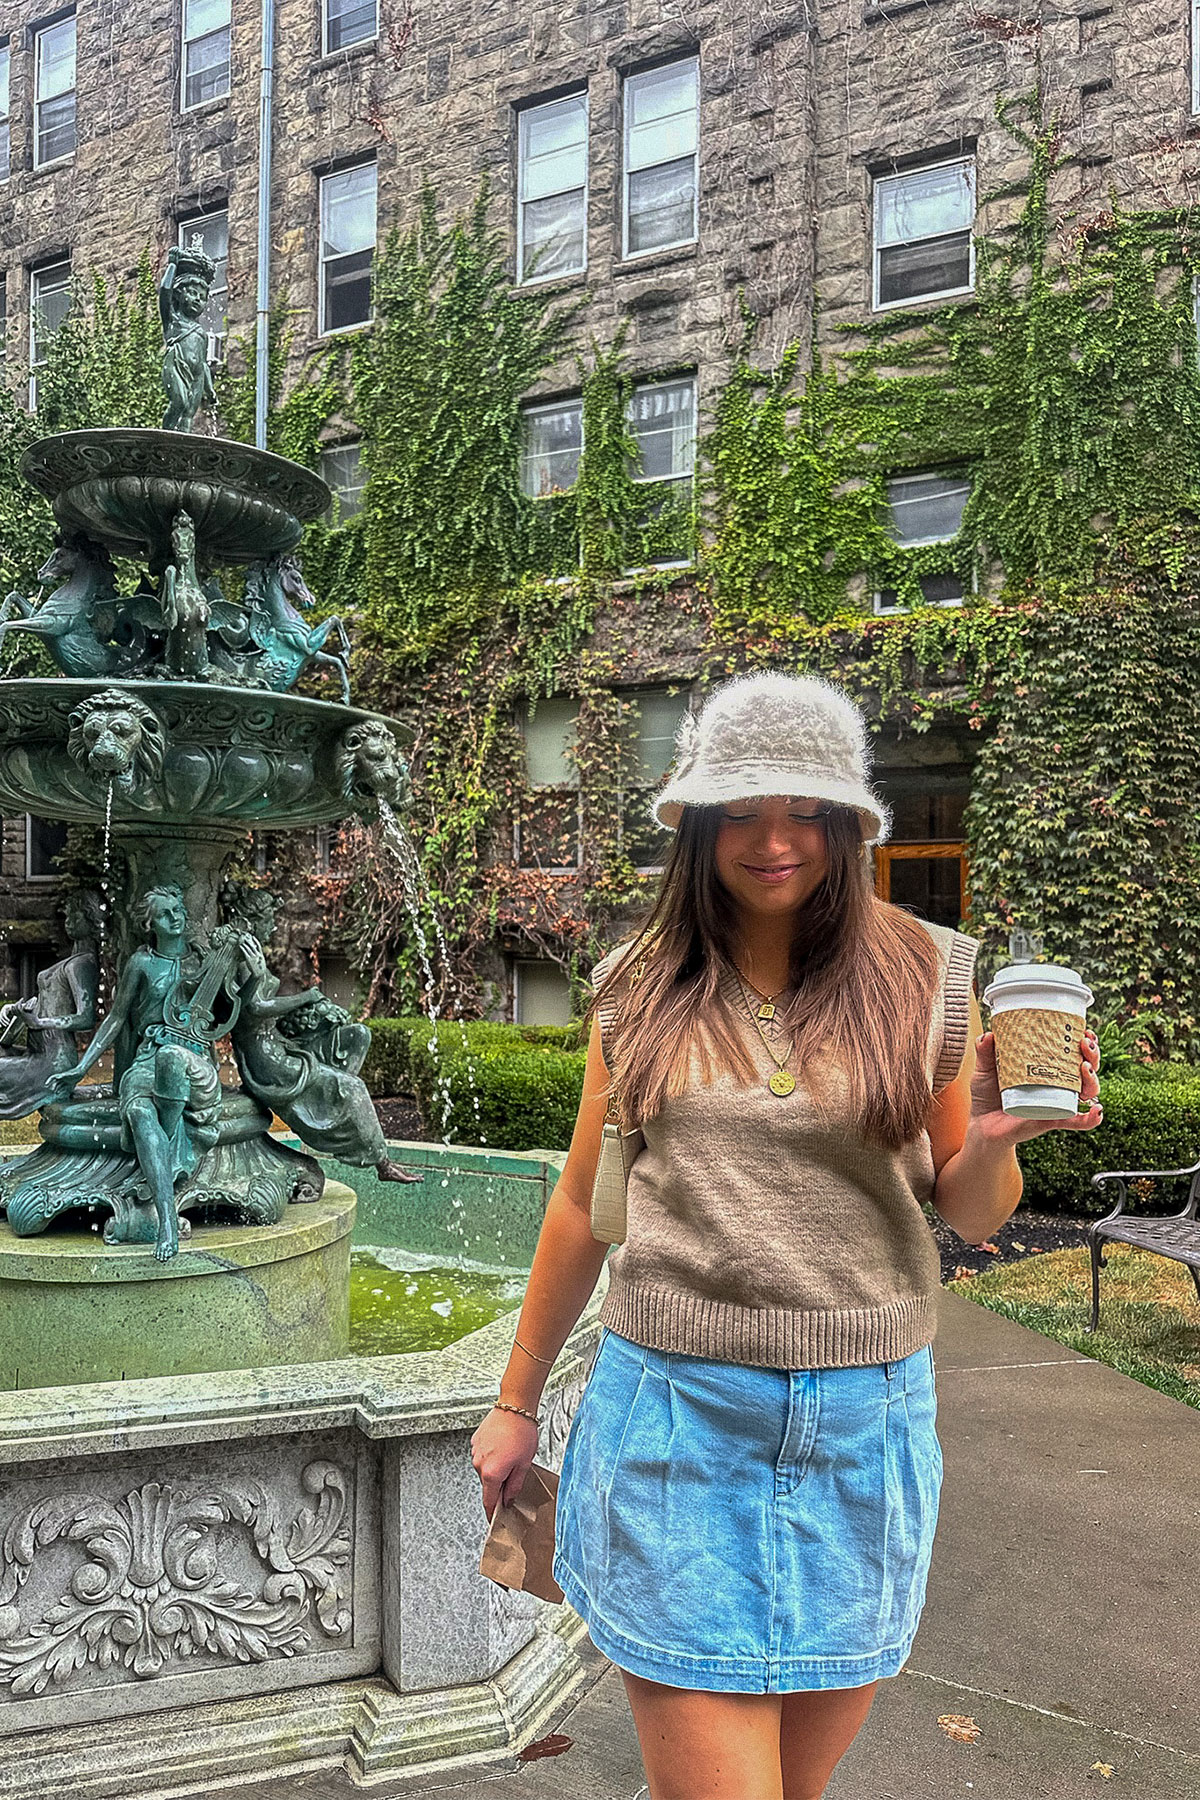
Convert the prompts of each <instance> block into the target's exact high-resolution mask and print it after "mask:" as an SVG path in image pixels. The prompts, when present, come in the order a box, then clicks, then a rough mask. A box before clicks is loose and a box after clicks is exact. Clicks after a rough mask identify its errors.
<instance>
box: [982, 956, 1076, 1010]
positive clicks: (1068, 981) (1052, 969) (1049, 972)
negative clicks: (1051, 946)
mask: <svg viewBox="0 0 1200 1800" xmlns="http://www.w3.org/2000/svg"><path fill="white" fill-rule="evenodd" d="M1022 988H1024V989H1026V990H1032V991H1034V992H1036V991H1037V990H1039V989H1045V988H1069V989H1072V990H1073V991H1074V992H1075V993H1076V994H1078V995H1079V996H1080V997H1081V998H1082V999H1085V1000H1086V1001H1087V1002H1088V1003H1089V1005H1090V1003H1091V1001H1092V1000H1093V998H1094V995H1093V993H1092V990H1091V988H1090V987H1088V985H1087V983H1086V982H1085V981H1084V979H1083V977H1082V976H1081V975H1079V974H1077V973H1076V971H1075V970H1074V969H1068V968H1065V967H1064V966H1063V965H1062V964H1061V963H1008V964H1007V965H1006V966H1005V967H1004V968H1003V969H997V970H996V973H995V974H994V975H993V977H992V979H991V982H990V984H989V985H988V987H987V988H986V989H985V991H984V996H983V999H984V1004H985V1005H986V1006H990V1005H991V1004H992V1001H993V999H995V998H997V997H998V996H999V995H1001V994H1014V993H1019V992H1020V991H1021V989H1022Z"/></svg>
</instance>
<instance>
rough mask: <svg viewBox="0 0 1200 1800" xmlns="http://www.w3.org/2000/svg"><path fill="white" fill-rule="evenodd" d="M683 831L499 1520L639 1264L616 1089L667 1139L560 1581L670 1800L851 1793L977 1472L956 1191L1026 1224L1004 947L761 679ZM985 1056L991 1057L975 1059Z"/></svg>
mask: <svg viewBox="0 0 1200 1800" xmlns="http://www.w3.org/2000/svg"><path fill="white" fill-rule="evenodd" d="M654 813H655V817H656V818H657V819H658V820H659V822H660V823H662V824H664V825H667V826H669V827H674V828H676V829H677V836H676V839H675V843H674V845H673V848H672V852H671V855H670V858H669V860H668V863H667V867H666V870H665V872H664V875H663V879H662V884H661V888H660V892H659V895H658V899H657V901H656V903H655V906H654V909H653V911H652V913H651V914H650V917H649V920H648V922H647V924H646V926H645V927H644V929H643V930H642V932H641V933H639V935H638V937H637V938H636V939H635V940H633V941H632V942H631V943H630V944H629V945H627V946H622V947H620V948H619V949H618V950H617V951H614V952H611V953H610V954H609V956H607V957H605V958H604V960H603V962H602V963H600V964H599V965H598V967H597V969H596V971H595V975H594V979H595V981H596V985H597V992H596V998H595V1000H594V1002H593V1010H594V1011H595V1012H596V1022H595V1023H594V1024H593V1027H592V1032H591V1038H590V1043H589V1049H588V1060H587V1072H586V1076H585V1080H584V1090H583V1100H582V1103H581V1105H580V1109H579V1117H578V1120H577V1123H576V1127H575V1132H574V1135H573V1137H572V1140H571V1149H570V1154H569V1156H568V1159H567V1164H566V1167H565V1169H564V1171H563V1174H562V1178H561V1180H560V1181H559V1183H558V1185H557V1187H556V1189H555V1192H554V1194H553V1196H552V1198H551V1201H550V1205H549V1207H548V1209H547V1213H546V1217H545V1220H544V1222H543V1226H542V1231H541V1235H540V1237H539V1240H538V1246H537V1253H536V1256H535V1259H534V1264H533V1269H532V1272H531V1274H530V1278H529V1285H528V1289H527V1292H526V1297H525V1301H524V1304H523V1306H522V1309H521V1315H520V1322H519V1324H518V1327H517V1339H516V1343H515V1344H514V1348H513V1352H512V1355H511V1357H510V1359H509V1363H508V1366H507V1369H506V1371H505V1374H504V1377H503V1379H502V1381H501V1389H500V1399H499V1401H498V1403H497V1407H496V1408H495V1409H493V1411H492V1412H491V1413H489V1414H488V1416H487V1417H486V1418H485V1419H484V1420H483V1422H482V1424H481V1425H480V1426H479V1428H478V1430H477V1431H476V1432H475V1435H474V1437H473V1439H472V1460H473V1462H474V1466H475V1468H476V1469H477V1470H478V1472H479V1475H480V1477H481V1481H482V1487H483V1503H484V1510H485V1512H486V1513H487V1515H488V1517H489V1518H490V1517H491V1514H492V1512H493V1510H494V1508H495V1506H496V1504H497V1502H498V1501H500V1500H510V1499H512V1498H513V1497H514V1496H515V1494H516V1493H517V1492H518V1491H519V1489H520V1486H521V1483H522V1481H523V1480H524V1476H525V1472H526V1470H527V1468H528V1466H529V1464H530V1462H531V1461H532V1460H533V1458H534V1456H535V1455H536V1451H537V1435H538V1434H537V1425H536V1422H535V1421H536V1413H537V1403H538V1399H539V1396H540V1394H541V1391H542V1387H543V1385H544V1382H545V1379H546V1374H547V1371H548V1369H549V1367H550V1365H551V1363H552V1362H553V1361H554V1359H555V1357H556V1356H557V1354H558V1352H559V1350H560V1349H561V1347H562V1345H563V1344H564V1342H565V1341H566V1338H567V1336H568V1334H569V1333H570V1330H571V1328H572V1326H573V1325H574V1324H575V1322H576V1321H577V1319H578V1318H579V1315H580V1313H581V1312H582V1310H583V1308H584V1306H585V1305H586V1303H587V1300H588V1297H589V1296H590V1294H591V1292H592V1290H593V1288H594V1286H595V1283H596V1280H597V1278H598V1276H599V1272H600V1266H601V1264H602V1262H603V1260H604V1257H605V1254H606V1246H605V1245H603V1244H600V1243H597V1242H596V1241H595V1240H594V1239H593V1237H592V1234H591V1230H590V1222H589V1199H590V1191H591V1184H592V1178H593V1173H594V1170H595V1167H596V1161H597V1156H598V1151H599V1143H600V1134H601V1126H602V1123H603V1120H604V1116H605V1110H606V1098H607V1091H608V1085H609V1079H610V1073H609V1072H610V1070H611V1071H612V1073H613V1081H614V1086H615V1090H616V1093H617V1095H618V1096H619V1110H620V1112H621V1116H622V1118H623V1120H624V1121H625V1122H627V1123H628V1122H631V1121H633V1122H637V1123H640V1124H641V1126H642V1128H643V1132H644V1137H645V1148H644V1149H643V1150H642V1151H641V1153H640V1155H639V1156H638V1158H637V1160H636V1161H635V1162H634V1164H633V1167H632V1169H631V1171H630V1176H629V1202H628V1205H629V1227H628V1236H627V1239H626V1241H625V1243H624V1244H623V1245H622V1246H621V1248H620V1249H619V1250H618V1251H616V1252H615V1253H614V1256H613V1259H612V1263H611V1265H610V1286H609V1292H608V1294H607V1296H606V1298H605V1302H604V1307H603V1309H602V1312H601V1322H602V1325H603V1327H604V1330H603V1333H602V1337H601V1342H600V1346H599V1349H598V1351H597V1355H596V1360H595V1363H594V1364H593V1367H592V1371H591V1374H590V1377H589V1380H588V1384H587V1387H586V1389H585V1392H584V1395H583V1399H582V1401H581V1403H580V1405H579V1407H578V1409H577V1411H576V1414H575V1417H574V1419H573V1420H572V1424H571V1430H570V1434H569V1436H568V1439H567V1445H566V1449H565V1452H564V1457H563V1467H562V1476H561V1483H560V1487H559V1493H558V1506H557V1515H556V1555H555V1560H554V1573H555V1576H556V1579H557V1580H558V1581H559V1583H560V1584H561V1586H562V1588H563V1590H564V1592H565V1594H566V1596H567V1598H568V1600H569V1601H570V1602H571V1604H572V1605H573V1606H574V1607H575V1609H576V1610H577V1611H578V1612H579V1613H580V1614H581V1615H582V1616H583V1618H584V1619H585V1620H586V1622H587V1624H588V1628H589V1631H590V1633H591V1636H592V1638H593V1640H594V1642H595V1643H596V1644H597V1645H598V1647H599V1648H600V1649H601V1650H603V1651H604V1652H605V1653H606V1654H607V1655H608V1656H609V1657H610V1658H611V1660H612V1661H613V1662H615V1663H616V1664H617V1666H618V1667H619V1668H620V1669H621V1671H622V1675H623V1679H624V1682H625V1687H626V1691H627V1693H628V1695H629V1700H630V1705H631V1707H632V1710H633V1715H634V1720H635V1723H636V1725H637V1730H638V1736H639V1739H640V1742H641V1747H642V1755H643V1759H644V1761H645V1765H646V1773H647V1776H648V1779H649V1784H650V1787H649V1792H650V1800H701V1797H703V1800H817V1797H818V1796H819V1795H821V1794H822V1793H823V1792H824V1790H825V1786H826V1783H827V1782H828V1780H829V1777H830V1775H831V1773H832V1771H833V1769H834V1767H835V1765H836V1764H837V1762H838V1760H839V1758H840V1757H841V1756H842V1755H843V1753H844V1752H845V1750H846V1749H847V1748H848V1746H849V1745H850V1743H851V1741H852V1740H853V1738H854V1736H855V1734H856V1732H857V1731H858V1730H859V1728H860V1726H861V1725H862V1723H863V1721H864V1719H865V1718H866V1715H867V1712H868V1711H869V1709H870V1705H871V1701H872V1698H873V1696H874V1693H875V1690H876V1687H877V1686H878V1683H879V1681H880V1680H883V1679H885V1678H887V1677H889V1676H892V1675H895V1674H897V1673H898V1672H899V1670H900V1669H901V1668H902V1666H903V1664H904V1661H905V1659H906V1657H907V1655H908V1651H909V1647H910V1645H911V1643H912V1640H913V1636H914V1634H915V1631H916V1627H917V1622H918V1619H919V1617H920V1612H921V1607H922V1605H923V1602H924V1594H925V1580H926V1574H927V1570H928V1565H929V1557H930V1551H931V1547H932V1541H933V1533H934V1526H935V1524H936V1518H937V1506H938V1495H939V1488H940V1481H941V1451H940V1447H939V1445H938V1440H937V1435H936V1432H935V1429H934V1419H935V1407H936V1400H935V1394H934V1385H933V1362H932V1355H931V1351H930V1343H931V1340H932V1338H933V1334H934V1329H935V1298H936V1292H937V1288H938V1283H939V1270H938V1257H937V1253H936V1249H935V1246H934V1243H933V1239H932V1236H931V1234H930V1232H929V1229H928V1225H927V1223H926V1220H925V1216H924V1213H923V1211H922V1202H925V1201H929V1200H932V1202H933V1204H934V1205H935V1207H936V1208H937V1211H938V1212H939V1213H940V1215H941V1217H942V1218H943V1219H945V1220H946V1222H947V1223H948V1224H949V1225H951V1226H952V1227H953V1229H954V1230H955V1231H957V1232H958V1233H959V1235H960V1236H961V1237H962V1238H963V1239H964V1240H965V1241H966V1242H968V1243H979V1242H982V1241H983V1240H984V1239H986V1238H987V1237H988V1236H990V1234H991V1233H992V1232H994V1231H995V1230H996V1229H997V1227H998V1226H1000V1225H1001V1224H1002V1223H1003V1222H1004V1220H1005V1219H1007V1218H1008V1217H1009V1215H1010V1214H1011V1213H1012V1211H1013V1209H1014V1208H1015V1206H1016V1204H1017V1202H1018V1199H1019V1198H1020V1192H1021V1175H1020V1171H1019V1169H1018V1167H1017V1162H1016V1158H1015V1156H1014V1153H1013V1152H1014V1146H1015V1145H1016V1144H1017V1143H1019V1142H1020V1141H1022V1140H1023V1139H1026V1138H1031V1137H1034V1136H1037V1135H1038V1134H1039V1133H1040V1132H1042V1131H1047V1130H1056V1129H1057V1130H1084V1131H1086V1130H1089V1129H1092V1128H1093V1127H1095V1126H1096V1125H1098V1124H1099V1123H1100V1109H1099V1106H1098V1104H1097V1103H1096V1098H1095V1097H1096V1095H1097V1093H1098V1091H1099V1084H1098V1081H1097V1078H1096V1070H1097V1068H1098V1066H1099V1053H1098V1050H1097V1048H1096V1043H1095V1039H1094V1037H1093V1036H1092V1035H1091V1034H1090V1033H1088V1034H1087V1035H1086V1036H1085V1037H1084V1038H1083V1039H1082V1040H1081V1046H1080V1049H1081V1058H1080V1060H1081V1072H1082V1087H1083V1098H1084V1099H1085V1100H1086V1101H1087V1102H1089V1105H1088V1110H1087V1111H1086V1112H1084V1113H1081V1114H1079V1115H1078V1117H1077V1118H1075V1119H1072V1120H1067V1121H1064V1122H1062V1123H1059V1124H1044V1123H1034V1122H1031V1121H1028V1120H1024V1121H1017V1120H1012V1119H1010V1118H1008V1116H1007V1115H1006V1114H1004V1112H1003V1111H1002V1110H1001V1106H1000V1095H999V1088H998V1083H997V1079H996V1064H995V1053H994V1046H993V1040H992V1037H991V1034H990V1033H984V1032H983V1031H982V1022H981V1020H980V1016H979V1010H978V1004H977V1002H976V999H975V996H974V991H973V985H972V970H973V965H974V957H975V949H976V946H975V944H974V942H973V941H972V940H971V939H970V938H967V937H964V936H963V935H962V934H960V933H958V932H953V931H949V930H947V929H946V928H945V927H936V926H930V925H926V924H924V923H923V922H921V921H918V920H917V919H915V918H914V917H912V916H911V915H910V914H908V913H906V912H904V911H902V910H901V909H899V908H898V907H894V906H891V905H888V904H885V903H884V902H881V901H879V900H877V899H876V898H875V896H874V893H873V888H872V882H871V873H870V859H869V856H868V851H867V845H868V844H869V843H870V842H872V841H876V840H879V839H882V838H883V837H884V836H885V835H886V830H887V824H888V817H887V809H886V807H884V806H883V805H882V803H881V802H880V801H879V800H878V798H877V797H876V796H875V795H874V794H873V793H872V792H871V789H870V787H869V786H868V770H867V750H866V733H865V729H864V724H863V719H862V716H861V714H860V713H859V712H858V710H857V708H855V707H854V706H853V705H852V704H851V703H850V702H849V701H848V700H847V699H846V697H845V696H844V695H842V694H840V693H838V692H837V690H836V689H834V688H832V687H830V686H828V685H827V684H826V683H824V682H821V681H817V680H814V679H810V678H803V679H798V678H794V677H791V676H785V675H756V676H751V677H745V678H742V679H740V680H737V681H734V682H731V683H727V684H726V685H725V686H724V687H723V688H721V689H719V690H717V692H716V693H714V694H713V695H712V697H711V698H710V699H709V701H708V703H707V704H706V706H705V707H704V709H703V711H702V713H701V714H700V718H699V721H698V724H697V723H695V722H692V721H686V722H685V728H684V730H683V732H682V733H681V739H680V745H679V757H678V759H677V763H676V766H675V769H674V771H673V774H672V776H671V778H670V780H669V781H668V784H667V786H666V788H665V789H664V791H663V792H662V793H661V794H660V795H659V797H658V799H657V801H656V803H655V808H654ZM972 1040H973V1046H972Z"/></svg>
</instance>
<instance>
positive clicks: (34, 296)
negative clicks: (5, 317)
mask: <svg viewBox="0 0 1200 1800" xmlns="http://www.w3.org/2000/svg"><path fill="white" fill-rule="evenodd" d="M51 269H66V271H67V279H66V281H65V282H63V283H62V284H61V285H60V286H59V287H56V288H53V289H51V292H52V293H56V294H57V293H62V292H63V290H64V289H65V290H66V291H68V292H69V291H70V287H71V283H72V281H73V280H74V278H75V276H74V270H73V269H72V267H71V259H70V257H69V256H62V257H58V258H57V259H56V260H55V261H54V262H48V263H40V264H37V265H35V266H34V267H33V268H32V269H30V271H29V410H30V412H36V411H37V372H38V370H39V369H40V368H41V367H42V366H43V364H44V363H45V361H46V358H45V357H44V356H39V355H38V336H37V314H38V309H39V305H40V300H39V295H38V284H39V281H40V278H41V277H42V276H43V275H45V274H47V273H48V272H49V271H50V270H51Z"/></svg>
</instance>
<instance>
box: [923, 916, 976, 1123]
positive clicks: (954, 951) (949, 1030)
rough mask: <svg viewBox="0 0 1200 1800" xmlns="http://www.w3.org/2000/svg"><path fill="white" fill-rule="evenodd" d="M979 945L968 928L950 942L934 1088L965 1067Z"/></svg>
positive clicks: (949, 1080) (946, 1083)
mask: <svg viewBox="0 0 1200 1800" xmlns="http://www.w3.org/2000/svg"><path fill="white" fill-rule="evenodd" d="M978 954H979V945H978V943H977V942H976V940H975V939H974V938H970V937H967V935H966V934H965V932H961V931H956V932H955V934H954V937H953V939H952V940H951V943H950V955H949V957H948V958H947V960H946V973H945V976H944V978H943V982H942V996H943V1004H944V1006H945V1018H944V1021H943V1024H942V1049H941V1054H940V1055H939V1057H938V1064H937V1068H936V1069H935V1070H934V1075H933V1091H934V1093H935V1094H936V1093H938V1092H939V1091H940V1090H941V1089H942V1088H944V1087H949V1085H950V1083H951V1082H952V1081H953V1080H954V1077H955V1076H956V1075H957V1074H958V1071H959V1070H960V1069H961V1067H962V1059H963V1057H964V1055H965V1054H966V1049H967V1032H968V1029H969V1027H970V1023H971V980H972V977H973V976H974V973H975V958H976V957H977V956H978Z"/></svg>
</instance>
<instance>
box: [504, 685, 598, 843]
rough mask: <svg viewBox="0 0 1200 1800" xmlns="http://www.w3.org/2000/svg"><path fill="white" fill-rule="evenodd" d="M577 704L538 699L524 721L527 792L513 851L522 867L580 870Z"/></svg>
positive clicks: (522, 722)
mask: <svg viewBox="0 0 1200 1800" xmlns="http://www.w3.org/2000/svg"><path fill="white" fill-rule="evenodd" d="M578 725H579V702H578V700H569V699H566V698H562V697H558V696H551V697H550V698H545V697H542V698H539V700H538V702H537V706H536V709H535V710H534V711H533V713H532V714H531V713H530V711H529V709H528V708H526V709H525V712H524V715H523V717H522V719H521V732H522V736H523V737H524V739H525V785H526V790H527V791H526V794H525V796H524V798H523V800H522V802H521V804H520V807H519V811H518V814H517V817H516V821H515V824H516V841H515V843H514V846H513V849H514V853H515V856H516V860H517V862H518V863H519V864H520V866H521V867H522V868H527V869H528V868H535V869H543V870H546V869H557V870H563V871H565V870H568V869H569V870H574V869H576V868H578V866H579V853H580V842H581V840H580V829H579V825H580V817H579V809H580V804H581V796H580V786H579V770H578V768H577V767H576V765H575V761H574V756H573V752H574V749H575V744H576V734H577V731H578Z"/></svg>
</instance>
